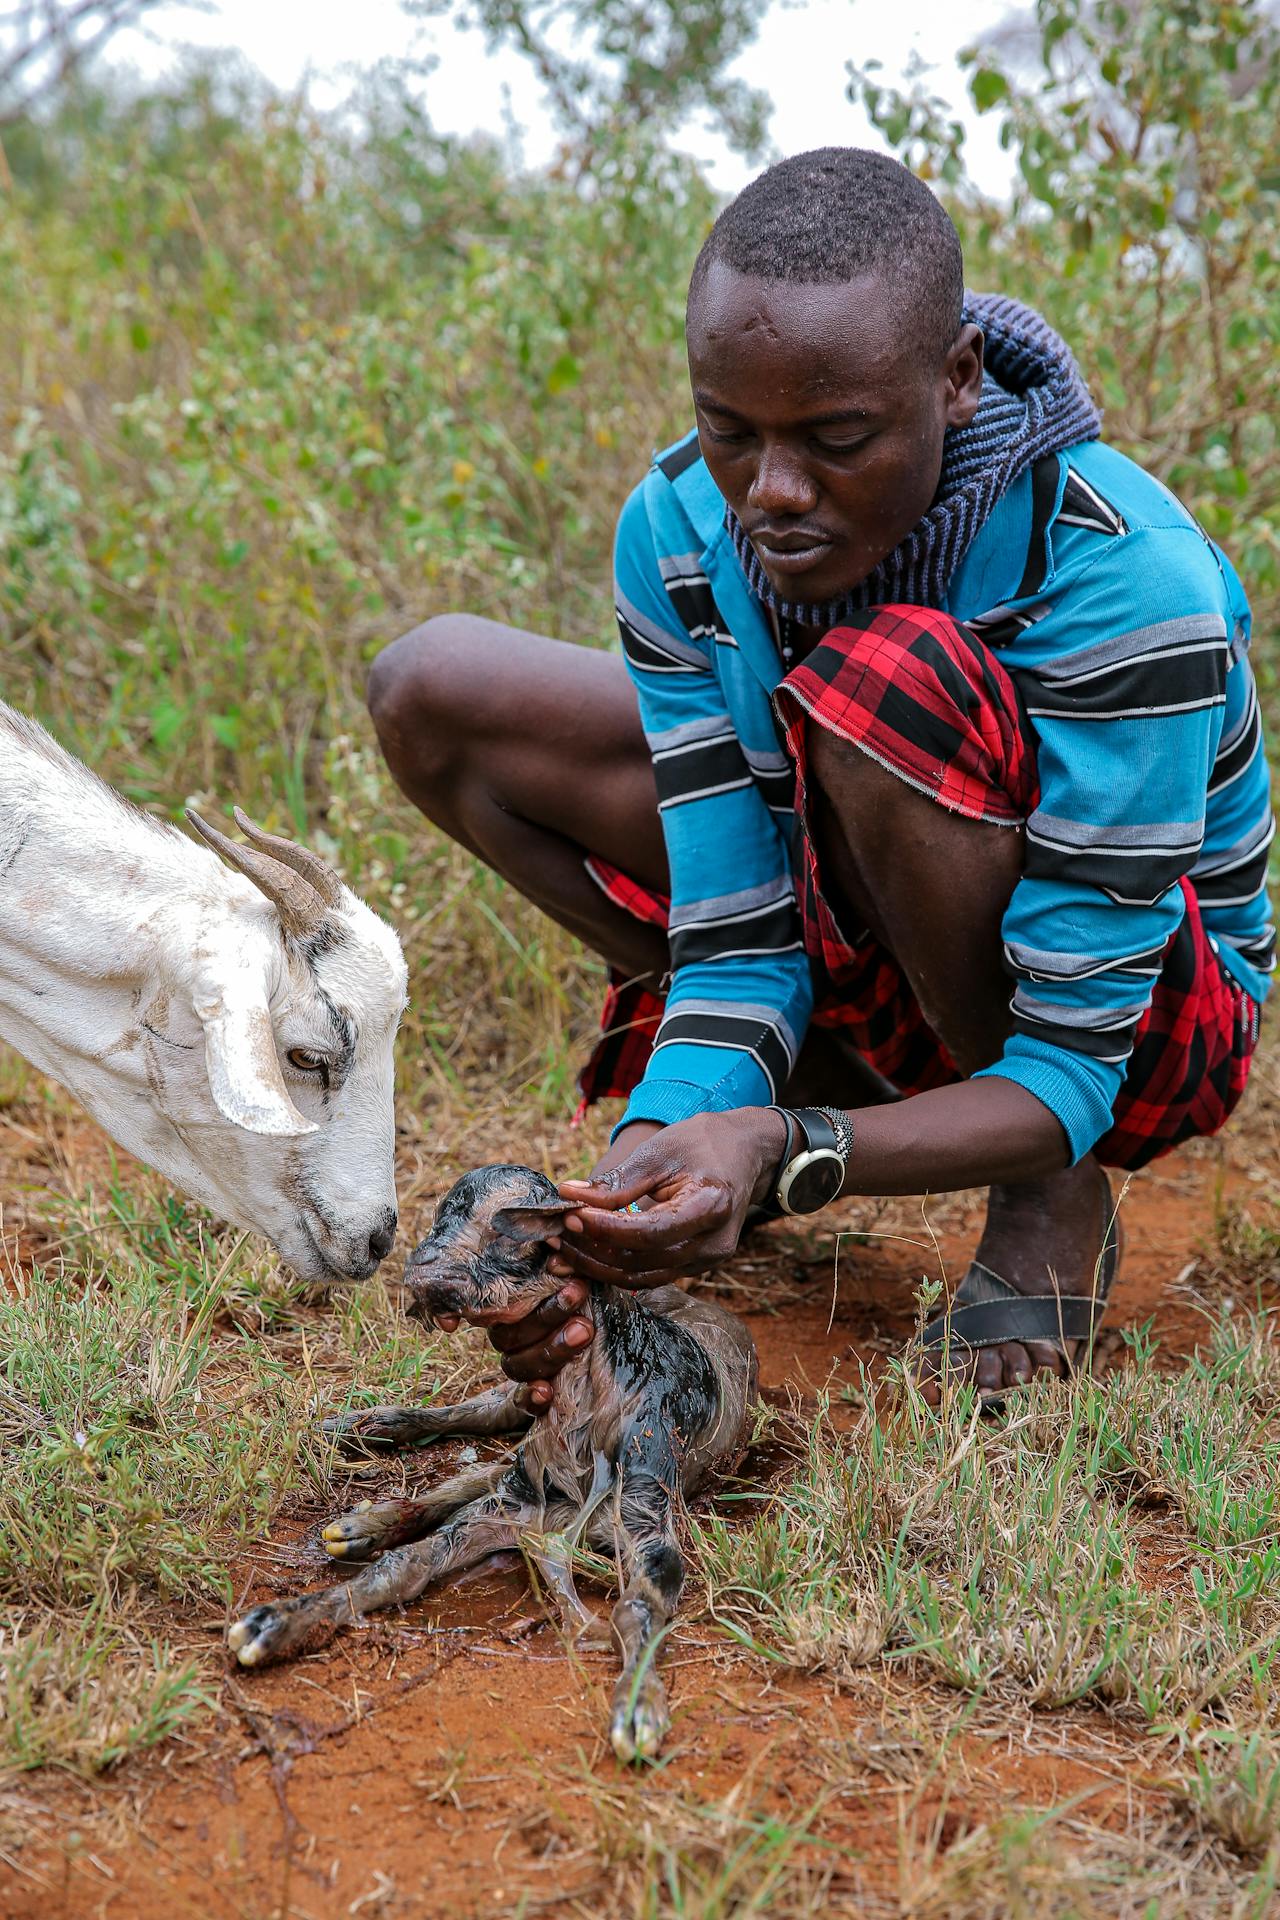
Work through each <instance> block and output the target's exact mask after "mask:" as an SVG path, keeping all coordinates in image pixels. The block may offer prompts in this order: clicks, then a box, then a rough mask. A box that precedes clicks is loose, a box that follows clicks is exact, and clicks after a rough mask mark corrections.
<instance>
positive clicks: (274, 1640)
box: [227, 1606, 291, 1667]
mask: <svg viewBox="0 0 1280 1920" xmlns="http://www.w3.org/2000/svg"><path fill="white" fill-rule="evenodd" d="M289 1619H290V1617H289V1615H288V1613H286V1611H285V1610H284V1608H283V1607H273V1606H265V1607H255V1608H254V1609H253V1611H252V1613H246V1615H245V1616H244V1619H243V1620H237V1621H236V1623H235V1625H234V1626H233V1627H231V1628H230V1629H229V1630H228V1632H227V1645H228V1646H229V1647H230V1649H231V1651H232V1653H234V1655H235V1657H236V1659H237V1660H238V1661H239V1662H240V1665H241V1666H242V1667H261V1666H265V1665H266V1663H267V1661H268V1660H277V1659H279V1657H280V1655H281V1654H282V1653H284V1652H285V1651H286V1650H287V1647H288V1643H289V1639H290V1637H291V1636H290V1634H289Z"/></svg>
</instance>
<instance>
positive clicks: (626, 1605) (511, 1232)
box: [228, 1166, 756, 1760]
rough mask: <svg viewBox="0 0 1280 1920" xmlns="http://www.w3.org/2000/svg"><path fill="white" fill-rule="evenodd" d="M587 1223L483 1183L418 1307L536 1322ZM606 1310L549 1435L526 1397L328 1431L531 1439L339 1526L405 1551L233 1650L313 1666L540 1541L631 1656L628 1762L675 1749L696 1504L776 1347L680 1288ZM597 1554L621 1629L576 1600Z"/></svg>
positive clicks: (425, 1265) (507, 1392)
mask: <svg viewBox="0 0 1280 1920" xmlns="http://www.w3.org/2000/svg"><path fill="white" fill-rule="evenodd" d="M570 1210H571V1209H570V1207H569V1204H568V1203H567V1202H566V1201H564V1200H562V1199H561V1198H560V1196H559V1194H558V1193H557V1192H556V1189H555V1187H554V1186H552V1184H551V1182H550V1181H549V1180H547V1179H545V1178H544V1177H543V1176H542V1175H541V1174H538V1173H534V1172H532V1171H531V1169H530V1168H528V1167H507V1166H502V1167H481V1168H479V1169H478V1170H477V1171H476V1172H474V1173H468V1174H466V1175H464V1177H463V1178H462V1179H461V1180H459V1181H458V1182H457V1184H456V1186H454V1187H452V1188H451V1189H450V1190H449V1192H448V1193H447V1194H446V1195H445V1196H444V1198H443V1200H441V1202H440V1205H439V1207H438V1208H437V1209H436V1217H435V1223H434V1225H433V1227H432V1230H431V1232H430V1234H429V1235H428V1237H427V1238H426V1239H425V1240H424V1241H423V1243H422V1245H421V1246H420V1247H418V1248H417V1250H416V1252H415V1253H414V1254H413V1256H412V1258H411V1259H410V1261H409V1265H408V1268H407V1270H406V1273H405V1280H406V1283H407V1285H408V1287H409V1290H410V1292H411V1294H412V1295H413V1304H412V1305H411V1307H410V1308H409V1311H410V1313H412V1314H415V1315H417V1316H418V1317H420V1318H424V1319H426V1318H430V1317H431V1316H433V1315H436V1314H453V1313H456V1314H461V1315H462V1316H463V1318H464V1319H466V1320H469V1321H470V1322H471V1323H472V1325H473V1326H482V1327H484V1326H493V1325H495V1324H496V1323H497V1322H498V1321H504V1320H516V1319H519V1318H520V1317H521V1316H522V1315H524V1314H525V1313H527V1312H528V1311H529V1310H530V1308H532V1307H534V1306H536V1305H537V1304H538V1303H539V1301H541V1300H543V1299H545V1298H546V1296H547V1294H548V1292H549V1291H550V1282H549V1281H548V1278H547V1276H546V1273H545V1271H544V1269H545V1266H546V1261H547V1256H548V1247H547V1244H546V1235H547V1234H548V1233H554V1232H555V1231H556V1230H557V1229H558V1227H559V1225H560V1223H561V1221H562V1220H563V1218H564V1216H565V1214H566V1213H568V1212H569V1211H570ZM591 1311H592V1315H593V1317H594V1320H595V1339H594V1340H593V1341H592V1343H591V1345H590V1346H589V1347H588V1348H586V1350H585V1352H583V1353H582V1354H581V1355H579V1356H575V1358H573V1359H572V1360H570V1361H569V1362H568V1364H567V1365H566V1366H565V1367H564V1369H563V1370H562V1372H561V1373H560V1375H559V1377H558V1379H557V1382H556V1398H555V1403H554V1405H553V1406H552V1408H551V1410H550V1411H549V1412H548V1413H547V1414H545V1415H543V1416H542V1417H541V1418H540V1419H539V1420H537V1421H536V1423H535V1422H534V1420H533V1418H532V1416H531V1415H530V1414H529V1413H528V1412H527V1411H526V1410H525V1409H524V1408H522V1407H520V1406H519V1405H517V1403H516V1391H517V1390H516V1389H515V1388H514V1387H511V1386H503V1387H498V1388H494V1389H493V1390H491V1391H490V1392H488V1393H482V1394H480V1395H478V1396H477V1398H475V1399H474V1400H467V1401H464V1402H463V1404H462V1405H461V1406H457V1407H405V1408H401V1407H374V1408H370V1409H368V1410H367V1411H363V1412H357V1413H351V1414H344V1415H339V1416H336V1417H335V1418H333V1419H331V1420H328V1421H326V1422H325V1426H326V1429H327V1430H328V1431H329V1432H330V1433H333V1434H336V1435H338V1436H339V1437H340V1438H341V1440H342V1442H343V1443H344V1445H345V1446H346V1447H347V1448H348V1449H350V1450H354V1451H363V1450H365V1449H367V1448H370V1447H401V1446H412V1445H414V1444H415V1443H416V1442H418V1441H421V1440H430V1439H435V1438H437V1437H438V1436H440V1435H442V1434H457V1433H474V1434H495V1433H522V1432H523V1433H527V1434H528V1437H527V1439H526V1440H525V1441H524V1443H523V1445H522V1446H521V1447H520V1448H519V1449H518V1451H517V1452H516V1455H515V1458H514V1459H513V1460H509V1461H507V1462H505V1463H504V1462H499V1463H498V1464H497V1465H495V1466H491V1467H484V1468H476V1469H473V1470H472V1471H471V1472H469V1473H460V1474H457V1475H455V1476H454V1478H452V1479H450V1480H446V1481H445V1482H444V1483H443V1485H441V1486H439V1487H436V1488H434V1489H433V1490H432V1491H431V1492H430V1493H429V1494H428V1495H426V1497H425V1498H423V1499H420V1500H388V1501H382V1502H379V1503H377V1504H371V1503H370V1502H368V1501H366V1502H365V1503H364V1505H363V1506H360V1507H357V1508H356V1509H355V1511H354V1512H353V1513H348V1514H345V1515H344V1516H343V1517H342V1518H341V1519H339V1520H335V1521H333V1522H332V1524H331V1525H330V1526H328V1527H326V1528H325V1533H324V1541H325V1545H326V1547H327V1548H328V1550H329V1552H330V1553H331V1554H332V1555H333V1556H334V1558H335V1559H346V1560H367V1559H370V1558H371V1557H372V1556H373V1555H374V1554H376V1553H379V1552H382V1550H383V1549H384V1548H385V1549H390V1551H387V1552H383V1553H382V1558H381V1559H380V1560H379V1561H378V1562H377V1564H376V1565H375V1566H372V1567H368V1568H366V1569H365V1570H364V1571H362V1572H361V1573H359V1574H357V1575H356V1577H355V1578H354V1579H353V1580H351V1581H350V1582H349V1583H348V1584H347V1585H346V1586H339V1587H330V1588H327V1589H325V1590H323V1591H321V1592H319V1593H311V1594H305V1595H303V1597H302V1598H301V1599H298V1600H287V1601H282V1602H279V1603H273V1604H270V1605H267V1606H261V1607H255V1608H254V1609H253V1611H252V1612H251V1613H249V1614H246V1616H245V1618H244V1619H243V1620H240V1621H237V1623H236V1624H235V1626H233V1627H232V1628H231V1631H230V1634H229V1636H228V1639H229V1643H230V1646H231V1648H232V1651H233V1652H234V1653H235V1654H236V1655H237V1656H238V1658H239V1659H240V1660H241V1662H242V1663H243V1664H244V1665H245V1666H257V1665H258V1664H259V1663H261V1662H263V1661H266V1660H273V1659H279V1658H280V1657H281V1656H283V1655H286V1654H290V1653H294V1652H296V1651H298V1649H299V1648H300V1647H302V1646H303V1645H304V1644H305V1643H307V1642H308V1641H310V1640H312V1639H313V1638H314V1637H315V1636H316V1634H317V1633H318V1632H321V1631H331V1630H332V1629H333V1628H334V1627H337V1626H340V1625H343V1624H345V1623H346V1622H349V1621H354V1620H358V1619H359V1618H360V1616H361V1615H362V1614H365V1613H370V1612H372V1611H373V1610H374V1609H375V1608H377V1607H388V1606H393V1605H395V1604H396V1603H404V1602H407V1601H410V1600H414V1599H416V1598H417V1596H418V1595H419V1594H420V1593H421V1592H422V1591H423V1590H424V1588H426V1587H428V1586H430V1585H431V1584H432V1582H433V1581H436V1580H439V1579H441V1578H443V1577H444V1576H445V1575H446V1574H450V1573H456V1572H457V1571H459V1569H461V1568H463V1567H468V1566H473V1565H474V1564H475V1563H476V1562H477V1561H479V1560H483V1559H484V1558H485V1557H486V1556H487V1555H489V1554H491V1553H495V1552H497V1551H499V1550H501V1549H503V1548H510V1547H520V1548H522V1549H523V1550H524V1552H525V1553H526V1554H527V1555H528V1558H529V1559H530V1561H531V1562H532V1564H533V1565H534V1567H535V1568H536V1569H537V1571H538V1573H539V1574H540V1576H541V1578H542V1580H543V1582H544V1583H545V1585H546V1587H547V1590H548V1591H549V1592H550V1593H552V1594H554V1595H555V1597H556V1599H557V1601H558V1603H559V1606H560V1608H561V1610H562V1614H563V1618H564V1621H565V1624H566V1626H567V1627H568V1628H569V1629H570V1631H571V1632H573V1634H574V1636H575V1638H576V1639H577V1642H578V1644H579V1645H580V1646H594V1647H599V1646H602V1645H604V1646H607V1645H608V1644H609V1643H610V1640H611V1639H612V1641H613V1643H615V1644H616V1646H617V1649H618V1652H619V1654H620V1655H621V1658H622V1673H621V1676H620V1678H619V1680H618V1683H617V1686H616V1688H615V1691H614V1696H613V1713H612V1718H611V1722H610V1737H611V1739H612V1742H613V1747H614V1750H615V1752H616V1753H617V1754H618V1755H619V1757H620V1758H622V1759H624V1760H633V1759H636V1758H649V1757H650V1756H651V1755H653V1754H654V1753H656V1752H657V1750H658V1747H659V1745H660V1744H661V1741H662V1738H663V1736H664V1734H665V1733H666V1731H667V1728H668V1726H669V1724H670V1722H669V1719H668V1714H667V1704H666V1692H665V1689H664V1687H663V1685H662V1682H661V1680H660V1679H659V1677H658V1674H657V1671H656V1667H655V1660H656V1655H657V1650H658V1644H659V1641H660V1638H661V1635H662V1633H663V1631H664V1629H665V1628H666V1626H667V1624H668V1622H669V1621H670V1619H671V1617H672V1615H673V1614H674V1612H675V1609H676V1605H677V1602H678V1600H679V1597H680V1589H681V1586H682V1585H683V1582H684V1562H683V1559H682V1557H681V1553H680V1547H679V1543H678V1540H677V1534H676V1521H677V1510H678V1507H679V1504H680V1502H681V1500H682V1499H686V1498H688V1497H690V1496H691V1495H693V1494H694V1493H696V1492H697V1490H698V1489H699V1487H701V1486H702V1485H703V1484H704V1483H705V1482H706V1480H707V1479H708V1478H709V1476H710V1475H711V1474H712V1472H713V1471H715V1470H716V1469H717V1468H719V1469H721V1470H724V1469H726V1468H728V1467H729V1466H730V1465H731V1464H732V1463H733V1461H734V1459H735V1458H736V1457H737V1455H738V1454H739V1453H740V1452H741V1450H742V1447H743V1445H744V1442H745V1439H746V1433H747V1426H748V1422H749V1419H750V1414H751V1409H752V1406H753V1405H754V1402H755V1398H756V1352H755V1346H754V1343H753V1342H752V1339H751V1336H750V1334H749V1333H748V1332H747V1329H746V1327H745V1326H744V1325H743V1324H742V1322H741V1320H739V1319H738V1318H737V1316H736V1315H734V1314H731V1313H728V1312H726V1311H725V1310H724V1309H723V1308H722V1307H717V1306H714V1305H713V1304H711V1303H710V1302H708V1301H702V1300H695V1299H692V1298H691V1297H690V1296H689V1295H688V1294H685V1293H682V1292H681V1291H680V1289H679V1288H678V1287H657V1288H654V1289H653V1290H652V1291H650V1292H646V1293H644V1294H642V1295H640V1294H633V1293H626V1292H622V1291H620V1290H619V1289H617V1288H614V1287H597V1288H596V1289H595V1290H594V1292H593V1295H592V1301H591ZM530 1428H532V1431H531V1432H530V1431H529V1430H530ZM432 1529H435V1531H432ZM583 1541H585V1542H586V1543H588V1544H589V1545H591V1546H593V1547H595V1548H597V1549H599V1550H600V1551H601V1552H603V1553H605V1554H607V1555H608V1556H609V1557H610V1558H612V1559H614V1560H615V1562H616V1564H618V1565H619V1566H620V1567H621V1571H622V1577H623V1580H624V1582H625V1584H624V1586H623V1590H622V1596H621V1598H620V1599H619V1601H618V1603H617V1605H616V1606H615V1607H614V1609H613V1617H612V1633H610V1630H609V1629H608V1628H607V1627H605V1625H604V1623H603V1622H602V1621H600V1620H598V1619H597V1618H596V1616H595V1615H594V1614H592V1613H591V1612H590V1611H589V1610H588V1609H587V1608H586V1607H585V1606H584V1605H583V1603H582V1601H581V1600H580V1599H579V1597H578V1594H577V1591H576V1589H575V1587H574V1582H573V1553H574V1549H575V1548H576V1547H577V1546H578V1544H579V1543H580V1542H583ZM407 1543H412V1544H407Z"/></svg>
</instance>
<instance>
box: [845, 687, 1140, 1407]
mask: <svg viewBox="0 0 1280 1920" xmlns="http://www.w3.org/2000/svg"><path fill="white" fill-rule="evenodd" d="M807 753H808V766H809V772H810V786H811V791H812V792H813V794H814V808H813V816H812V819H811V822H810V828H811V831H812V833H813V835H814V839H815V843H816V846H817V851H818V857H819V861H820V863H821V870H822V873H823V877H824V886H825V887H826V888H827V891H828V896H829V899H830V904H831V906H832V909H833V911H834V912H835V914H836V917H837V919H838V920H839V919H845V921H846V924H847V925H849V926H850V927H855V926H864V925H865V926H867V927H868V928H870V930H871V932H872V933H873V934H874V935H875V937H876V938H877V939H878V940H879V941H880V942H881V943H882V944H883V945H884V946H885V947H887V948H888V949H889V951H890V952H891V953H892V954H893V955H894V956H895V957H896V959H897V960H898V962H899V964H900V965H901V967H902V969H903V971H904V973H905V974H906V976H907V978H908V980H909V982H910V984H911V986H912V989H913V990H914V992H915V995H916V998H917V999H918V1001H919V1002H920V1006H921V1009H922V1011H923V1012H924V1015H925V1018H926V1019H927V1020H928V1022H929V1024H930V1026H931V1027H932V1028H933V1030H934V1032H935V1033H937V1034H938V1035H939V1037H940V1038H941V1040H942V1041H943V1043H944V1045H945V1046H946V1048H947V1050H948V1052H949V1053H950V1054H951V1057H952V1059H953V1060H954V1061H955V1062H956V1064H957V1066H958V1067H959V1068H960V1070H961V1072H962V1073H966V1074H971V1073H974V1072H976V1071H977V1069H978V1068H979V1067H984V1066H988V1065H989V1064H990V1063H991V1062H992V1061H993V1060H995V1059H997V1058H998V1057H999V1055H1000V1053H1001V1051H1002V1049H1003V1047H1004V1042H1005V1039H1006V1037H1007V1035H1008V1033H1009V1030H1010V1013H1009V999H1010V992H1011V988H1010V983H1009V979H1008V976H1007V974H1006V973H1005V971H1004V966H1003V958H1002V945H1001V934H1000V926H1001V921H1002V919H1003V917H1004V911H1005V908H1006V907H1007V905H1008V903H1009V897H1010V895H1011V894H1012V892H1013V889H1014V887H1015V885H1016V884H1017V882H1018V879H1019V877H1020V875H1021V873H1022V861H1023V844H1022V843H1023V835H1022V831H1021V829H1020V828H1013V827H996V826H989V825H986V824H985V823H983V822H981V821H973V820H968V819H965V818H964V817H963V816H962V815H960V814H954V813H948V812H947V811H946V810H945V809H944V808H943V807H941V806H939V805H938V804H937V802H936V801H933V800H931V799H929V798H928V796H927V795H925V794H921V793H918V792H917V791H916V790H915V789H914V788H913V787H910V786H908V785H907V783H906V781H905V780H900V779H899V778H898V777H897V776H896V775H895V774H891V773H889V772H887V771H886V770H885V769H884V768H883V767H881V766H880V765H879V764H878V762H876V761H874V760H872V759H871V758H870V756H869V755H867V754H865V753H862V752H861V751H860V750H859V749H858V748H857V747H854V746H851V745H849V744H848V743H847V742H845V741H842V740H840V739H838V738H837V737H836V736H835V735H833V734H831V733H828V732H827V731H826V730H825V729H824V728H821V727H819V726H816V725H814V726H811V727H810V728H809V732H808V738H807ZM908 850H909V852H908ZM1065 1151H1066V1149H1065V1142H1064V1157H1065ZM1108 1213H1109V1198H1108V1188H1107V1185H1106V1181H1105V1178H1104V1176H1103V1174H1102V1170H1101V1168H1100V1167H1099V1166H1098V1163H1097V1161H1096V1160H1094V1158H1093V1156H1092V1155H1086V1157H1085V1158H1084V1159H1083V1160H1081V1161H1080V1162H1079V1163H1078V1164H1077V1165H1076V1166H1073V1167H1064V1168H1063V1170H1062V1172H1060V1173H1055V1174H1051V1175H1049V1176H1048V1177H1047V1178H1044V1179H1040V1180H1033V1181H1025V1182H1021V1183H1019V1184H1018V1185H1016V1186H996V1187H992V1189H991V1195H990V1200H989V1204H988V1211H987V1224H986V1229H985V1231H984V1233H983V1236H982V1241H981V1244H980V1246H979V1248H978V1254H977V1257H978V1259H980V1260H981V1261H982V1262H983V1264H984V1265H985V1266H987V1267H989V1268H990V1270H991V1271H992V1272H993V1273H996V1274H999V1275H1000V1277H1001V1278H1002V1279H1003V1280H1006V1281H1008V1283H1009V1285H1010V1286H1013V1287H1016V1288H1018V1290H1019V1291H1020V1292H1025V1293H1046V1292H1051V1291H1054V1290H1055V1289H1057V1290H1060V1291H1062V1292H1065V1293H1089V1292H1091V1291H1092V1288H1093V1276H1094V1268H1095V1265H1096V1262H1097V1260H1098V1256H1099V1253H1100V1250H1101V1247H1102V1242H1103V1238H1104V1235H1105V1231H1106V1226H1107V1220H1108ZM936 1365H937V1363H936V1361H935V1360H934V1358H933V1356H929V1358H928V1361H927V1362H926V1368H927V1373H928V1378H927V1379H926V1387H927V1390H928V1392H929V1395H930V1397H931V1398H936V1397H937V1383H936V1380H935V1379H934V1378H933V1377H932V1376H933V1372H934V1370H935V1368H936ZM1042 1367H1043V1368H1048V1369H1049V1370H1051V1371H1053V1372H1061V1371H1063V1360H1062V1356H1061V1355H1060V1354H1059V1353H1058V1352H1057V1351H1056V1349H1055V1348H1053V1347H1052V1346H1049V1345H1046V1344H1043V1343H1037V1342H1030V1343H1027V1344H1025V1345H1024V1344H1022V1343H1021V1342H1017V1341H1009V1342H1008V1343H1006V1344H1005V1345H1003V1346H1000V1347H991V1348H987V1349H985V1350H983V1351H982V1352H981V1353H980V1354H979V1355H978V1356H977V1359H976V1362H975V1366H974V1375H975V1378H976V1380H977V1383H978V1385H979V1386H980V1387H983V1388H990V1389H996V1388H999V1387H1001V1386H1011V1385H1016V1384H1018V1383H1020V1382H1022V1381H1024V1380H1026V1379H1028V1378H1030V1376H1031V1374H1032V1372H1033V1371H1036V1370H1037V1369H1039V1368H1042Z"/></svg>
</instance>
